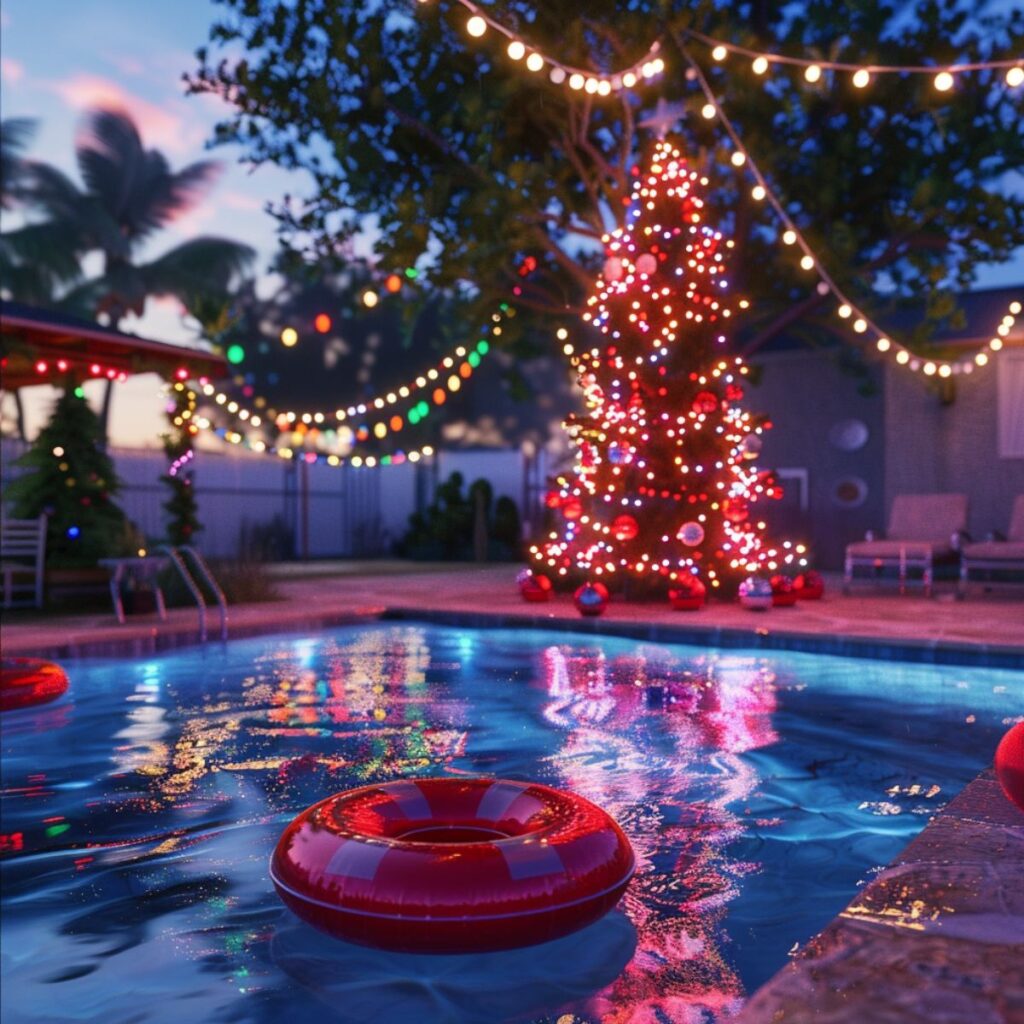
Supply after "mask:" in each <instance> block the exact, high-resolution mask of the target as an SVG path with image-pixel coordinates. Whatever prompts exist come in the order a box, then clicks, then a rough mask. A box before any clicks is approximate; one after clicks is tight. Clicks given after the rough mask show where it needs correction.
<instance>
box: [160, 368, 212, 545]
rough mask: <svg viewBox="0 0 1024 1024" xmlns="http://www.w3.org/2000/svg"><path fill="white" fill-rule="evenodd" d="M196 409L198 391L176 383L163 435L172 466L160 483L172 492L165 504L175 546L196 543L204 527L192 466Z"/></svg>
mask: <svg viewBox="0 0 1024 1024" xmlns="http://www.w3.org/2000/svg"><path fill="white" fill-rule="evenodd" d="M195 409H196V393H195V392H194V391H193V390H192V389H191V388H190V387H189V386H188V385H187V384H185V383H184V382H182V381H178V382H176V383H175V384H174V387H173V388H172V390H171V404H170V406H169V407H168V410H167V415H168V417H169V418H170V420H171V431H170V432H169V433H167V434H164V436H163V441H164V454H165V455H166V456H167V458H168V459H170V466H168V468H167V472H166V473H165V474H164V475H163V476H162V477H160V482H161V483H162V484H163V485H164V486H165V487H166V488H167V489H168V490H169V491H170V495H169V497H168V499H167V501H165V502H164V505H163V507H164V511H165V512H166V513H167V514H168V517H169V518H168V521H167V539H168V540H169V541H170V543H171V544H173V545H174V546H177V545H179V544H192V543H194V541H195V536H196V534H197V533H198V532H199V531H200V530H201V529H202V528H203V527H202V524H201V523H200V522H199V503H198V501H196V494H195V488H194V487H193V479H194V478H193V473H192V469H191V463H192V460H193V459H194V458H195V449H194V448H193V447H192V443H193V440H194V438H195V435H196V433H197V431H198V428H197V427H196V425H195V423H193V422H192V419H193V414H194V413H195Z"/></svg>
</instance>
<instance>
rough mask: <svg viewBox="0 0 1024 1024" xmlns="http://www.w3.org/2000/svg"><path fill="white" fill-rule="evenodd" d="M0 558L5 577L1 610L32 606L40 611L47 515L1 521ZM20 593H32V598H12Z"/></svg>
mask: <svg viewBox="0 0 1024 1024" xmlns="http://www.w3.org/2000/svg"><path fill="white" fill-rule="evenodd" d="M0 559H2V561H0V572H2V573H3V578H4V607H5V608H13V607H15V606H16V605H30V604H34V605H35V606H36V607H37V608H42V607H43V562H44V561H45V559H46V516H45V515H41V516H40V517H39V518H38V519H7V518H4V519H2V520H0ZM17 577H22V579H20V580H19V579H17ZM24 577H28V579H24ZM21 593H27V594H31V595H32V597H31V598H21V599H18V598H16V596H15V595H17V594H21Z"/></svg>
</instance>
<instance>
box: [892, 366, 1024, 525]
mask: <svg viewBox="0 0 1024 1024" xmlns="http://www.w3.org/2000/svg"><path fill="white" fill-rule="evenodd" d="M1014 354H1016V353H1014ZM1009 355H1010V353H1009V352H1008V353H1007V357H1009ZM1004 358H1006V357H1003V356H1000V357H998V358H996V359H993V360H992V362H991V363H990V364H989V365H988V366H987V367H985V368H984V369H980V370H977V371H975V372H974V373H972V374H970V375H969V376H962V375H961V376H959V377H957V379H956V381H955V383H954V384H952V385H950V389H951V390H950V392H949V394H951V396H952V399H953V400H952V401H951V402H950V401H943V399H942V397H941V393H940V388H941V387H943V386H944V385H945V383H946V382H935V383H931V382H928V383H926V382H925V381H924V380H923V379H922V378H921V377H919V376H918V375H917V374H913V373H908V372H907V371H906V370H904V369H902V368H900V367H896V366H890V367H887V369H886V379H885V420H886V428H887V435H888V438H889V444H888V455H887V458H886V463H885V496H886V508H888V507H890V506H891V504H892V500H893V498H894V497H895V496H896V495H897V494H913V493H927V492H930V491H959V492H963V493H965V494H967V496H968V499H969V506H968V516H969V518H968V526H967V529H968V531H969V532H970V533H971V534H972V535H973V536H974V537H975V538H981V537H984V535H985V534H986V533H987V532H988V531H990V530H993V529H998V530H1002V531H1005V530H1006V528H1007V526H1008V524H1009V519H1010V508H1011V506H1012V505H1013V499H1014V497H1015V496H1016V495H1018V494H1024V458H1001V457H1000V455H999V445H998V420H999V403H1000V397H1001V399H1002V401H1003V402H1007V401H1017V402H1020V401H1024V395H1016V396H1012V395H1007V394H1005V393H1004V394H1003V395H1002V396H999V394H998V378H999V373H1000V366H1001V365H1002V364H1003V360H1004Z"/></svg>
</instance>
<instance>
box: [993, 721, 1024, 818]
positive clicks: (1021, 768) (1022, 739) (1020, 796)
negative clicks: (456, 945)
mask: <svg viewBox="0 0 1024 1024" xmlns="http://www.w3.org/2000/svg"><path fill="white" fill-rule="evenodd" d="M995 763H996V778H997V779H999V785H1000V786H1002V787H1003V792H1004V793H1005V794H1006V799H1007V800H1009V801H1011V802H1012V803H1015V804H1016V805H1017V806H1018V807H1019V808H1020V809H1021V810H1022V811H1024V722H1018V723H1017V724H1016V725H1015V726H1014V727H1013V728H1012V729H1011V730H1010V731H1009V732H1008V733H1007V734H1006V735H1005V736H1004V737H1003V738H1002V740H1000V742H999V746H998V747H996V762H995Z"/></svg>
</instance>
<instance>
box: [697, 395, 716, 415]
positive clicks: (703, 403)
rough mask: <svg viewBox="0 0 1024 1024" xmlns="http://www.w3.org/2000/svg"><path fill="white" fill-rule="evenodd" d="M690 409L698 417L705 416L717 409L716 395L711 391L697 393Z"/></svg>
mask: <svg viewBox="0 0 1024 1024" xmlns="http://www.w3.org/2000/svg"><path fill="white" fill-rule="evenodd" d="M691 408H692V409H693V411H694V412H695V413H697V414H698V415H705V416H706V415H707V414H708V413H712V412H714V411H715V410H716V409H717V408H718V395H716V394H714V393H713V392H711V391H698V392H697V394H696V395H694V397H693V404H692V406H691Z"/></svg>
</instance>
